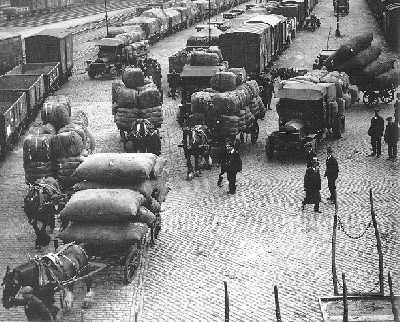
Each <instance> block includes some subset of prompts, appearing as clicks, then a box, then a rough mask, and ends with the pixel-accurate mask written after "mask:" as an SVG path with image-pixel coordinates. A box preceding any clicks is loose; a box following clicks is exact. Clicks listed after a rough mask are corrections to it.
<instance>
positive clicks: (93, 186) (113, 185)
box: [59, 153, 169, 245]
mask: <svg viewBox="0 0 400 322" xmlns="http://www.w3.org/2000/svg"><path fill="white" fill-rule="evenodd" d="M165 166H166V160H165V159H163V158H159V157H157V156H156V155H154V154H150V153H97V154H93V155H90V156H89V157H87V158H86V159H85V160H84V161H83V162H82V164H81V165H80V166H79V167H78V168H77V169H76V172H75V175H76V177H77V178H79V180H81V181H80V182H78V183H76V184H75V185H74V187H73V188H74V191H75V194H74V195H73V196H72V198H71V199H70V200H69V202H68V203H67V205H66V207H65V208H64V209H63V211H62V212H61V219H62V221H63V222H66V221H67V222H69V221H70V222H71V224H70V225H69V226H68V228H67V229H66V230H64V231H63V232H62V233H61V235H60V236H59V237H60V238H61V239H62V240H64V242H67V241H76V242H85V243H89V244H91V245H110V244H118V245H121V244H124V243H128V244H129V243H130V242H131V241H132V240H133V237H135V236H133V235H132V234H134V232H135V230H136V229H138V227H145V225H143V226H141V225H140V224H138V223H143V224H147V225H148V226H149V227H150V228H152V227H153V226H154V223H155V222H156V220H158V221H160V211H161V204H162V202H164V201H165V199H166V196H167V194H168V191H169V188H168V186H167V171H166V169H165Z"/></svg>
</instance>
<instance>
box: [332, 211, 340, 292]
mask: <svg viewBox="0 0 400 322" xmlns="http://www.w3.org/2000/svg"><path fill="white" fill-rule="evenodd" d="M337 224H338V217H337V208H335V215H334V217H333V232H332V281H333V294H334V295H335V296H338V294H339V291H338V280H337V273H336V231H337Z"/></svg>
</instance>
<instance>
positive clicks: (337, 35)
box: [335, 0, 341, 37]
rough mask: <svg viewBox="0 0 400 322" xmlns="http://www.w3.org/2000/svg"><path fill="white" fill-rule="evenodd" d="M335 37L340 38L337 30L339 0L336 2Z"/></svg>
mask: <svg viewBox="0 0 400 322" xmlns="http://www.w3.org/2000/svg"><path fill="white" fill-rule="evenodd" d="M335 36H336V37H341V35H340V30H339V0H336V32H335Z"/></svg>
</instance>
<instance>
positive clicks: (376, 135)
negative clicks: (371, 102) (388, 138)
mask: <svg viewBox="0 0 400 322" xmlns="http://www.w3.org/2000/svg"><path fill="white" fill-rule="evenodd" d="M378 112H379V111H378V110H377V109H375V115H374V117H373V118H372V119H371V126H370V127H369V130H368V135H369V136H370V137H371V145H372V153H371V154H370V155H369V156H370V157H372V156H375V155H376V156H377V157H378V158H379V157H380V156H381V154H382V136H383V131H384V128H385V121H384V120H383V118H382V117H381V116H380V115H379V113H378Z"/></svg>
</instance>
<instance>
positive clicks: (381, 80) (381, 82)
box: [374, 69, 400, 89]
mask: <svg viewBox="0 0 400 322" xmlns="http://www.w3.org/2000/svg"><path fill="white" fill-rule="evenodd" d="M374 85H375V86H376V87H377V88H381V89H384V88H396V87H397V86H399V85H400V70H398V69H391V70H389V71H388V72H386V73H383V74H381V75H378V76H377V77H376V78H375V80H374Z"/></svg>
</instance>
